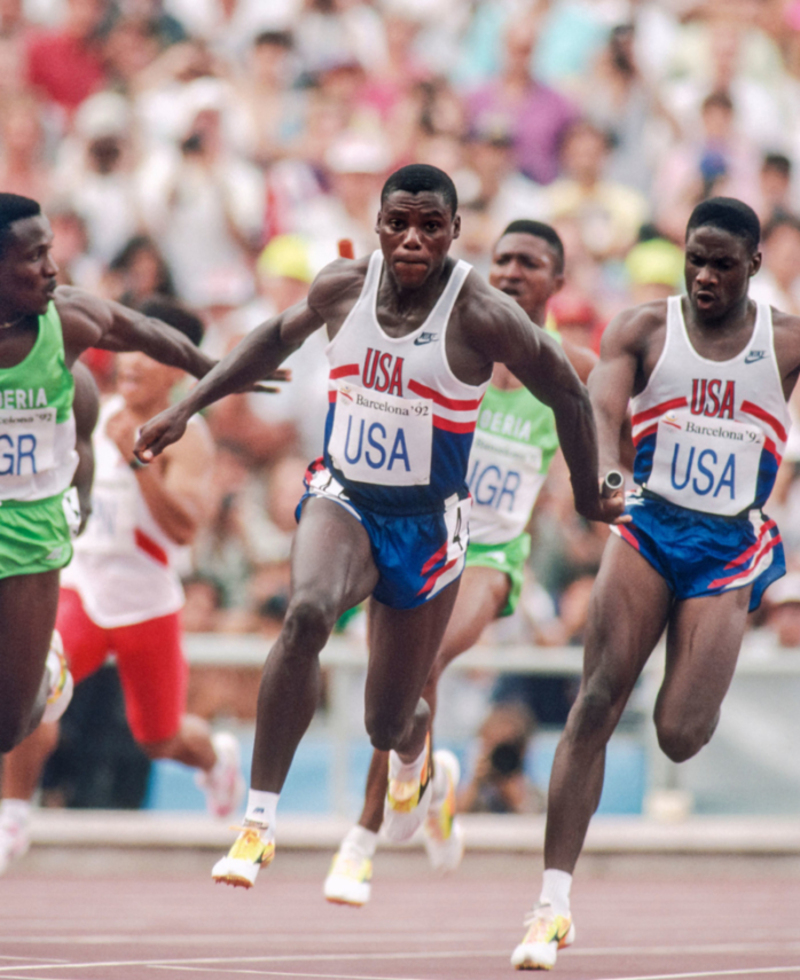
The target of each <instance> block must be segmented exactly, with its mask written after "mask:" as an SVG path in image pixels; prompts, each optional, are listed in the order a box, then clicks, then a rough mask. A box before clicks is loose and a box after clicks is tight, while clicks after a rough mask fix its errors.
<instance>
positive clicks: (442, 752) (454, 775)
mask: <svg viewBox="0 0 800 980" xmlns="http://www.w3.org/2000/svg"><path fill="white" fill-rule="evenodd" d="M460 778H461V766H460V765H459V764H458V759H457V758H456V757H455V756H454V755H453V753H452V752H449V751H448V750H447V749H438V750H437V751H436V752H434V753H433V790H432V794H431V805H430V807H429V809H428V815H427V817H426V818H425V823H424V824H423V825H422V833H423V838H422V839H423V842H424V844H425V850H426V851H427V854H428V860H429V861H430V862H431V866H432V867H433V868H434V869H435V870H436V871H455V870H456V868H457V867H458V866H459V864H461V858H462V857H463V856H464V829H463V827H462V826H461V822H460V821H459V819H458V817H457V816H456V787H457V786H458V781H459V779H460Z"/></svg>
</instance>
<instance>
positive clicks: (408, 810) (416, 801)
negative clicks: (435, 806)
mask: <svg viewBox="0 0 800 980" xmlns="http://www.w3.org/2000/svg"><path fill="white" fill-rule="evenodd" d="M398 760H399V757H398V755H397V753H396V752H395V751H394V749H392V751H391V752H390V753H389V785H388V786H387V789H386V798H385V799H384V802H383V827H382V829H383V833H384V835H385V836H386V837H387V838H388V839H389V840H391V841H395V842H397V843H402V842H403V841H407V840H411V838H412V837H413V836H414V834H415V833H416V832H417V830H418V829H419V828H420V827H421V826H422V822H423V820H424V819H425V817H426V816H427V814H428V807H429V806H430V803H431V795H432V794H431V790H432V786H431V783H432V780H431V776H432V766H431V737H430V734H428V736H427V737H426V739H425V761H424V762H423V763H422V770H421V771H420V775H419V776H418V777H417V778H416V779H410V780H401V779H397V778H393V777H392V768H393V765H394V766H396V765H397V764H398ZM400 764H401V765H402V763H400Z"/></svg>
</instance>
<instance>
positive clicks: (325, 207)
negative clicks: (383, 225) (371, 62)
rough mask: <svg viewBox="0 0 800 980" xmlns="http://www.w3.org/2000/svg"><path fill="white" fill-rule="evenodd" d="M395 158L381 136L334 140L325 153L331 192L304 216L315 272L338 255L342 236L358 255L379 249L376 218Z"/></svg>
mask: <svg viewBox="0 0 800 980" xmlns="http://www.w3.org/2000/svg"><path fill="white" fill-rule="evenodd" d="M391 162H392V161H391V158H390V155H389V153H388V151H387V149H386V147H385V146H384V145H383V143H381V142H380V140H379V139H378V137H377V136H371V135H362V134H361V133H358V132H345V133H344V134H342V135H341V136H340V137H339V138H338V139H336V140H335V141H334V142H333V143H332V144H331V146H330V148H329V149H328V152H327V153H326V154H325V164H326V169H327V172H328V176H329V180H330V187H331V193H330V194H325V195H322V196H320V197H318V198H316V199H315V200H314V201H312V202H311V203H310V205H309V206H308V207H306V208H304V209H303V212H302V213H300V214H299V215H298V224H297V230H298V231H299V232H300V233H301V234H303V235H304V236H305V237H306V238H307V239H308V241H309V242H310V243H311V247H310V262H311V267H312V269H313V270H314V272H315V273H316V272H318V271H319V270H320V269H321V268H322V267H323V266H325V265H327V264H328V262H331V261H332V260H333V259H334V258H336V254H337V252H336V243H337V241H338V240H339V239H340V238H349V239H351V241H352V242H353V246H354V249H355V254H356V256H357V257H359V256H362V255H367V254H368V253H369V252H371V251H373V249H375V248H377V246H378V238H377V235H376V234H375V220H376V217H377V214H378V211H379V209H380V190H381V186H382V185H383V181H384V179H385V177H386V174H387V172H388V169H389V167H390V165H391Z"/></svg>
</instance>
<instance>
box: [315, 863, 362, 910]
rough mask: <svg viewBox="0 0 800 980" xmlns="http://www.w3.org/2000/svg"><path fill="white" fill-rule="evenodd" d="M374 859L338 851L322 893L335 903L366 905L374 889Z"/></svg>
mask: <svg viewBox="0 0 800 980" xmlns="http://www.w3.org/2000/svg"><path fill="white" fill-rule="evenodd" d="M371 881H372V861H371V860H370V859H369V858H368V857H363V856H358V855H348V854H346V853H344V854H343V853H342V852H341V851H337V852H336V854H335V855H334V857H333V861H332V862H331V870H330V871H329V872H328V877H327V878H326V879H325V884H324V885H323V888H322V894H323V895H324V896H325V898H326V899H327V900H328V901H329V902H333V903H334V905H354V906H361V905H366V904H367V902H368V901H369V895H370V891H371V890H372V885H371Z"/></svg>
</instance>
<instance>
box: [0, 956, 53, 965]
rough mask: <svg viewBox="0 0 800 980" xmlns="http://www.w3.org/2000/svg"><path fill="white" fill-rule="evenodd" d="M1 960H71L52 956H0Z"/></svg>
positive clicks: (17, 961)
mask: <svg viewBox="0 0 800 980" xmlns="http://www.w3.org/2000/svg"><path fill="white" fill-rule="evenodd" d="M0 960H13V961H14V962H15V963H19V962H20V961H21V960H23V961H29V962H31V963H69V960H64V959H55V958H54V957H52V956H0Z"/></svg>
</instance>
